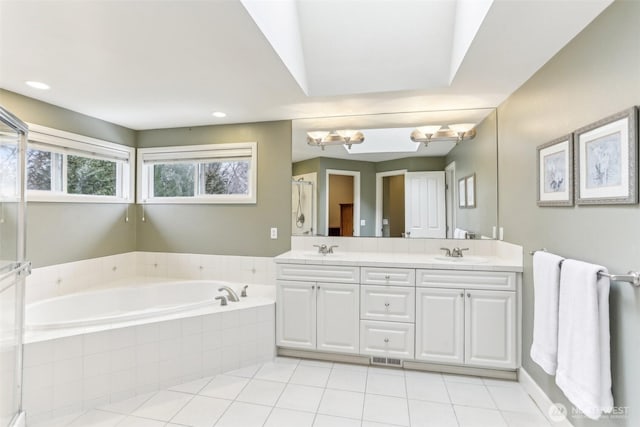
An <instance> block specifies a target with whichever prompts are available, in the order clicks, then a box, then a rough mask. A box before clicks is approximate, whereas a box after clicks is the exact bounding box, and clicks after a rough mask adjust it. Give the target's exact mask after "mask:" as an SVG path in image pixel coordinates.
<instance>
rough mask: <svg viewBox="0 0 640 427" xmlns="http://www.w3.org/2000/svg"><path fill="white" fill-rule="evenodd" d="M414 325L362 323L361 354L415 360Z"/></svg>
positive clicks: (362, 321)
mask: <svg viewBox="0 0 640 427" xmlns="http://www.w3.org/2000/svg"><path fill="white" fill-rule="evenodd" d="M413 342H414V326H413V324H412V323H393V322H375V321H371V320H361V321H360V354H365V355H370V356H379V355H384V356H387V357H397V358H401V359H413Z"/></svg>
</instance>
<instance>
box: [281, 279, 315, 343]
mask: <svg viewBox="0 0 640 427" xmlns="http://www.w3.org/2000/svg"><path fill="white" fill-rule="evenodd" d="M315 288H316V284H315V283H314V282H289V281H285V280H279V281H278V282H277V295H276V297H277V301H276V313H277V316H276V325H277V327H276V340H277V344H278V345H279V346H281V347H292V348H304V349H314V348H316V289H315Z"/></svg>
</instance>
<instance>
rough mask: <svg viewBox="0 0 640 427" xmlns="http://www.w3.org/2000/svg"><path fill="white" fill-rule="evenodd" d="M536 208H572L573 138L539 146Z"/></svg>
mask: <svg viewBox="0 0 640 427" xmlns="http://www.w3.org/2000/svg"><path fill="white" fill-rule="evenodd" d="M536 150H537V153H538V168H537V176H538V206H573V136H572V135H566V136H563V137H561V138H557V139H554V140H553V141H550V142H547V143H546V144H542V145H539V146H538V147H537V148H536Z"/></svg>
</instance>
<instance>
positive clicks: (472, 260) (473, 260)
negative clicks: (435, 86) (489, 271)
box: [433, 255, 487, 264]
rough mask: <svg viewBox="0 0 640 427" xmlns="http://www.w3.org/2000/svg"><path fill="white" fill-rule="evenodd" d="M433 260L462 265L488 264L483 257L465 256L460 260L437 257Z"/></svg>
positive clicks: (442, 256)
mask: <svg viewBox="0 0 640 427" xmlns="http://www.w3.org/2000/svg"><path fill="white" fill-rule="evenodd" d="M433 259H435V260H437V261H445V262H451V263H461V264H482V263H483V262H487V259H486V258H483V257H481V256H473V255H469V256H463V257H460V258H457V257H450V256H444V255H436V256H434V257H433Z"/></svg>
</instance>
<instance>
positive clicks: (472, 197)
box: [465, 173, 476, 208]
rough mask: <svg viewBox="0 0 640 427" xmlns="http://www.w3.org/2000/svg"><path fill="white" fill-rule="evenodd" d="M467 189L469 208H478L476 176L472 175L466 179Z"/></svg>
mask: <svg viewBox="0 0 640 427" xmlns="http://www.w3.org/2000/svg"><path fill="white" fill-rule="evenodd" d="M465 181H466V187H467V207H468V208H475V207H476V174H475V173H472V174H471V175H469V176H468V177H467V178H466V179H465Z"/></svg>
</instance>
